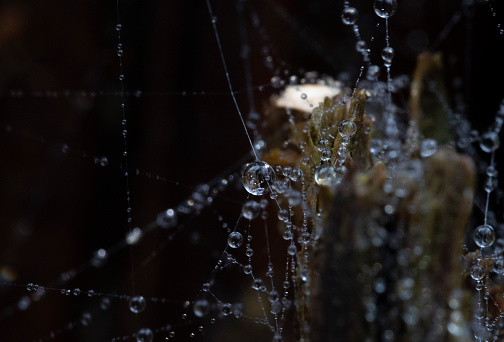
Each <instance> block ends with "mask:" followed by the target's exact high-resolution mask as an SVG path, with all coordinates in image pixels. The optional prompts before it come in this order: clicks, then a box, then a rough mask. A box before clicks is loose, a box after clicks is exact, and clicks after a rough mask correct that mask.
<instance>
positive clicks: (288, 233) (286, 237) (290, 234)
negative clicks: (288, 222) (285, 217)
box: [283, 230, 294, 240]
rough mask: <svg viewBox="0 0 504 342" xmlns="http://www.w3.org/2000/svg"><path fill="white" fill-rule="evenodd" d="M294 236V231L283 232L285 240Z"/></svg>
mask: <svg viewBox="0 0 504 342" xmlns="http://www.w3.org/2000/svg"><path fill="white" fill-rule="evenodd" d="M293 236H294V234H292V232H291V231H290V230H286V231H285V232H284V233H283V238H284V240H290V239H292V237H293Z"/></svg>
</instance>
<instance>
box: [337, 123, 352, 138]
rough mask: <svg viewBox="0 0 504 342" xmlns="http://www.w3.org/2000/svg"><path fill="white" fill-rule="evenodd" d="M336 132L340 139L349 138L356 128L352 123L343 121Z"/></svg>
mask: <svg viewBox="0 0 504 342" xmlns="http://www.w3.org/2000/svg"><path fill="white" fill-rule="evenodd" d="M338 132H339V134H341V136H342V137H351V136H352V135H354V134H355V132H357V126H356V125H355V124H354V123H353V122H352V121H347V120H343V121H341V123H340V124H339V126H338Z"/></svg>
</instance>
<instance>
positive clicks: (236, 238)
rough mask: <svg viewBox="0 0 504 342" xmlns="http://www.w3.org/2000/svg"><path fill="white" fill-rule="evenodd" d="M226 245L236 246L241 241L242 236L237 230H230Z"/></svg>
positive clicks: (238, 245)
mask: <svg viewBox="0 0 504 342" xmlns="http://www.w3.org/2000/svg"><path fill="white" fill-rule="evenodd" d="M227 242H228V245H229V247H231V248H238V247H240V246H241V245H242V243H243V236H242V235H241V234H240V233H239V232H232V233H231V234H229V236H228V240H227Z"/></svg>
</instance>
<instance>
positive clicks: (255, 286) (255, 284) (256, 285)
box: [252, 278, 262, 290]
mask: <svg viewBox="0 0 504 342" xmlns="http://www.w3.org/2000/svg"><path fill="white" fill-rule="evenodd" d="M261 286H262V280H261V278H255V279H254V281H253V282H252V288H253V289H254V290H259V289H260V288H261Z"/></svg>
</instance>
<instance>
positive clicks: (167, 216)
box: [156, 209, 177, 229]
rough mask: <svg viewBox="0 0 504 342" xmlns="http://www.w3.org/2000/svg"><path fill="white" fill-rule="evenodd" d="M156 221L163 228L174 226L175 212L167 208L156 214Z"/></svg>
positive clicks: (175, 223) (175, 220)
mask: <svg viewBox="0 0 504 342" xmlns="http://www.w3.org/2000/svg"><path fill="white" fill-rule="evenodd" d="M156 222H157V224H158V226H160V227H162V228H164V229H168V228H171V227H174V226H176V225H177V213H176V212H175V210H173V209H167V210H165V211H163V212H161V213H159V214H158V216H157V220H156Z"/></svg>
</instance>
